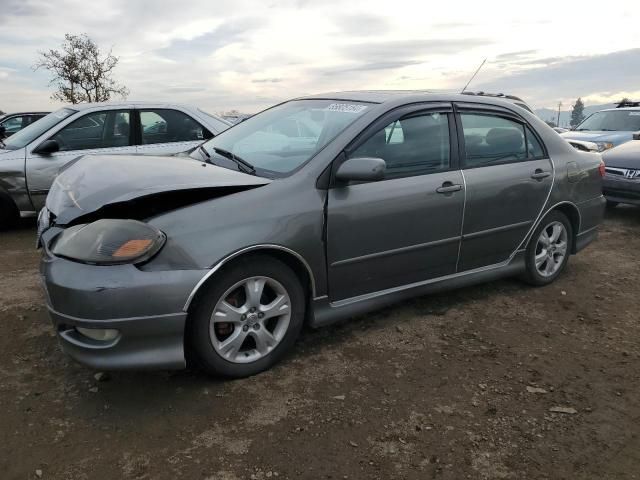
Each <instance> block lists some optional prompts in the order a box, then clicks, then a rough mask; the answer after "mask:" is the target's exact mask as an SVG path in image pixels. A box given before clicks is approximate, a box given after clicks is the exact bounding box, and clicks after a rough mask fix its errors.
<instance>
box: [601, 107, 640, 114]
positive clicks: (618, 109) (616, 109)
mask: <svg viewBox="0 0 640 480" xmlns="http://www.w3.org/2000/svg"><path fill="white" fill-rule="evenodd" d="M624 110H634V111H638V110H640V107H618V108H604V109H602V110H598V111H597V112H595V113H598V112H619V111H624Z"/></svg>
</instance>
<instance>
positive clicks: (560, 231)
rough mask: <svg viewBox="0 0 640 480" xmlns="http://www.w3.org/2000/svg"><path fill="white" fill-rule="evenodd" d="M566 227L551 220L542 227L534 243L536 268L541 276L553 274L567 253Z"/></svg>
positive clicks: (560, 265)
mask: <svg viewBox="0 0 640 480" xmlns="http://www.w3.org/2000/svg"><path fill="white" fill-rule="evenodd" d="M567 245H568V243H567V229H566V228H565V226H564V225H563V224H562V222H558V221H556V222H552V223H550V224H549V225H547V226H546V227H545V228H543V229H542V231H541V232H540V236H539V237H538V242H537V244H536V253H535V265H536V270H537V271H538V273H539V274H540V275H542V276H543V277H551V276H553V275H554V274H555V273H556V272H557V271H558V270H559V269H560V268H561V267H562V264H563V262H564V259H565V257H566V255H567Z"/></svg>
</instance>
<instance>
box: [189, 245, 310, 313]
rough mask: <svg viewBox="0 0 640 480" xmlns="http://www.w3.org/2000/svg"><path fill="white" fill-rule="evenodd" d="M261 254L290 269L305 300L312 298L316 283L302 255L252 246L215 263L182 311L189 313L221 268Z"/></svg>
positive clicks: (281, 249) (285, 250) (197, 285)
mask: <svg viewBox="0 0 640 480" xmlns="http://www.w3.org/2000/svg"><path fill="white" fill-rule="evenodd" d="M256 254H262V255H268V256H271V257H273V258H276V259H278V260H280V261H281V262H282V263H284V264H285V265H287V266H288V267H289V268H291V269H292V270H293V271H294V273H295V274H296V276H297V277H298V278H299V279H300V281H301V283H302V285H303V287H304V289H305V293H306V294H307V298H308V299H309V298H313V297H315V294H316V283H315V277H314V275H313V271H312V270H311V267H310V266H309V264H308V263H307V261H306V260H305V259H304V257H303V256H302V255H300V254H299V253H297V252H296V251H294V250H292V249H290V248H288V247H284V246H282V245H272V244H264V245H253V246H251V247H245V248H242V249H240V250H237V251H236V252H234V253H231V254H229V255H227V256H226V257H224V258H223V259H222V260H220V261H219V262H217V263H216V264H215V265H214V266H213V267H212V268H211V269H210V270H209V271H208V272H207V273H206V275H205V276H204V277H202V279H201V280H200V281H199V282H198V283H197V284H196V286H195V287H194V288H193V290H192V291H191V293H190V294H189V297H188V298H187V301H186V303H185V305H184V307H183V311H185V312H189V311H190V308H191V306H192V305H194V304H195V303H196V299H197V297H198V294H199V292H201V291H202V287H203V286H204V285H206V284H207V283H209V281H212V279H213V278H215V276H216V273H217V272H218V271H219V270H221V269H222V268H223V267H225V266H227V265H229V264H231V263H233V262H236V261H238V260H241V259H244V258H246V257H248V256H251V255H256Z"/></svg>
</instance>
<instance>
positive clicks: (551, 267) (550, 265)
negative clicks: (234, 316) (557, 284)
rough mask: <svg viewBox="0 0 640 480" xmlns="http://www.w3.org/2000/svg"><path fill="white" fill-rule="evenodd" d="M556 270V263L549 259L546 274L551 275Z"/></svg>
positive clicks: (551, 258)
mask: <svg viewBox="0 0 640 480" xmlns="http://www.w3.org/2000/svg"><path fill="white" fill-rule="evenodd" d="M555 268H556V261H555V259H554V258H553V257H549V259H548V260H547V266H546V267H545V273H546V274H547V275H551V274H552V273H553V272H554V270H555Z"/></svg>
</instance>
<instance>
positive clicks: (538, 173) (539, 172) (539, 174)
mask: <svg viewBox="0 0 640 480" xmlns="http://www.w3.org/2000/svg"><path fill="white" fill-rule="evenodd" d="M550 175H551V172H545V171H544V170H542V169H540V168H536V171H535V172H533V175H531V178H533V179H534V180H542V179H543V178H547V177H548V176H550Z"/></svg>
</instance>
